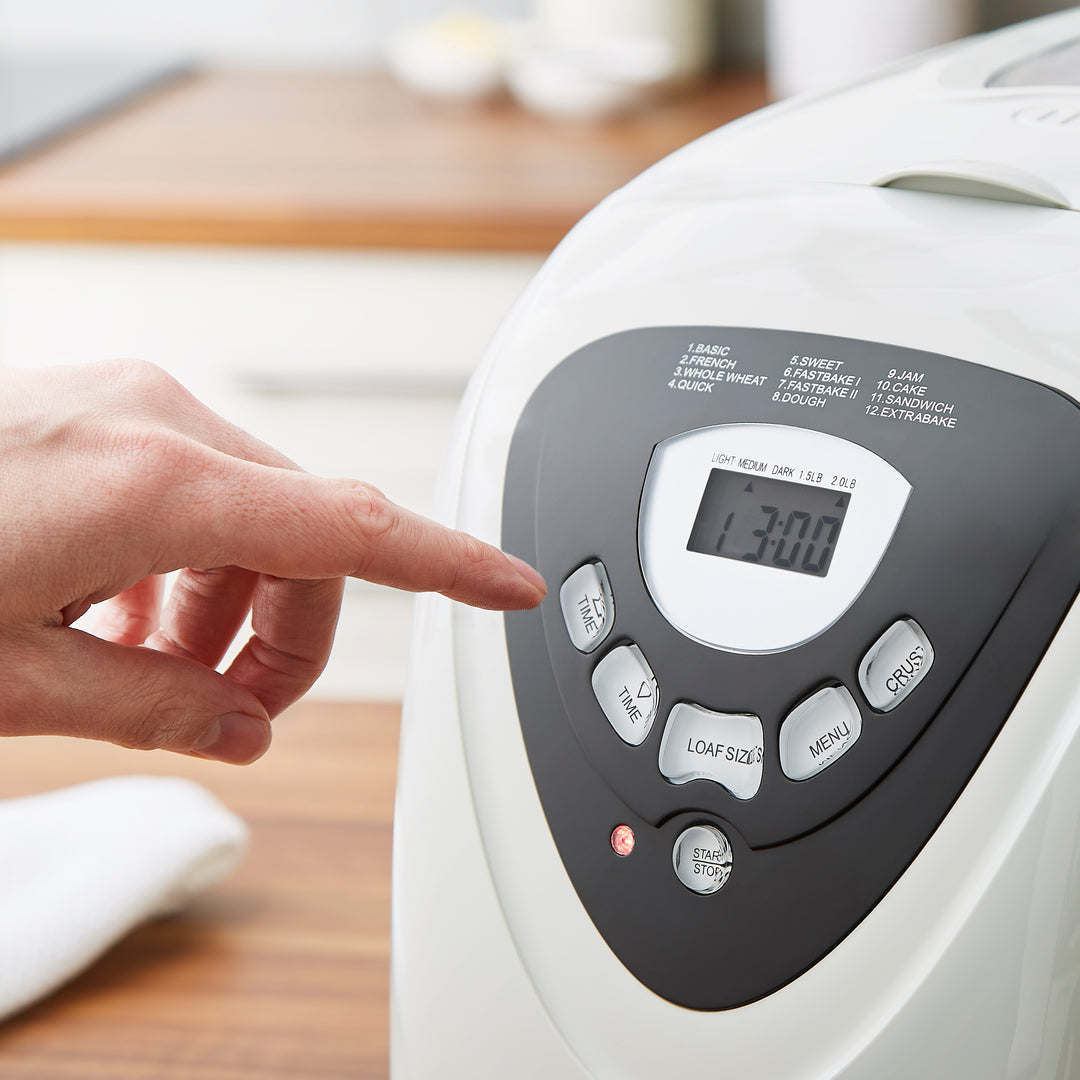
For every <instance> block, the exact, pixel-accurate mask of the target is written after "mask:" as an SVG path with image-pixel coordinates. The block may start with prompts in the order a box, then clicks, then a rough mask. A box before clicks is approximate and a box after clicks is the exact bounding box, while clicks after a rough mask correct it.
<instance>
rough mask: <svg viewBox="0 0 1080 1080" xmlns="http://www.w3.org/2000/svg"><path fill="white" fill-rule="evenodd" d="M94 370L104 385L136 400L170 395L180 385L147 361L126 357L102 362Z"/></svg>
mask: <svg viewBox="0 0 1080 1080" xmlns="http://www.w3.org/2000/svg"><path fill="white" fill-rule="evenodd" d="M96 368H97V371H96V372H95V374H98V375H99V376H100V377H101V379H102V380H103V381H104V382H105V383H107V384H108V385H110V386H112V387H113V388H114V389H116V390H118V391H122V392H124V393H125V394H128V395H131V396H132V397H134V398H135V399H136V400H145V399H146V398H148V397H149V398H157V397H160V396H163V395H166V396H168V395H172V394H174V393H175V392H176V390H177V389H178V387H179V385H180V384H179V383H178V382H177V381H176V380H175V379H174V378H173V377H172V376H171V375H170V374H169V373H168V372H167V371H165V370H164V368H160V367H158V365H157V364H152V363H151V362H150V361H149V360H138V359H133V358H127V357H124V358H120V359H114V360H104V361H102V362H101V363H100V364H98V365H96Z"/></svg>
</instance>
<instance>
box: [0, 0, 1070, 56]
mask: <svg viewBox="0 0 1080 1080" xmlns="http://www.w3.org/2000/svg"><path fill="white" fill-rule="evenodd" d="M589 2H590V0H581V3H583V4H587V3H589ZM806 2H807V3H808V4H812V3H813V2H814V0H806ZM866 2H867V3H868V4H872V3H873V2H874V0H866ZM716 3H717V7H718V20H717V24H718V51H719V53H720V54H721V55H722V56H723V57H725V58H727V59H730V60H734V61H739V62H747V61H751V62H758V61H760V59H761V53H762V29H761V6H762V5H761V0H716ZM982 6H983V24H984V26H985V27H987V28H989V27H994V26H1002V25H1005V24H1007V23H1012V22H1017V21H1019V20H1021V19H1025V18H1029V17H1031V16H1034V15H1040V14H1044V13H1046V12H1050V11H1060V10H1062V9H1063V8H1067V7H1071V6H1072V0H982ZM448 7H474V8H481V9H486V10H488V11H503V12H508V13H513V14H518V13H521V12H523V11H525V10H527V8H528V0H0V49H34V48H36V49H65V50H66V49H85V50H92V51H98V50H113V51H122V52H130V51H145V50H152V51H167V52H169V53H171V54H176V53H182V54H184V55H186V56H190V57H193V58H197V59H206V60H211V61H215V60H216V61H228V62H233V63H235V62H242V63H254V64H263V63H290V64H292V63H295V64H305V65H307V64H351V63H357V62H367V61H370V60H372V59H374V58H376V57H377V56H378V52H379V46H380V42H381V41H382V40H383V38H384V37H385V34H386V32H387V28H388V27H389V26H391V25H392V24H393V23H394V21H395V20H397V19H400V18H402V17H403V16H407V15H408V14H409V13H410V12H412V13H419V14H429V13H431V12H433V11H438V10H441V9H445V8H448Z"/></svg>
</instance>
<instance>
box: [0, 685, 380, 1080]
mask: <svg viewBox="0 0 1080 1080" xmlns="http://www.w3.org/2000/svg"><path fill="white" fill-rule="evenodd" d="M398 717H399V710H398V708H397V706H391V705H366V706H364V705H329V704H321V703H314V704H303V703H302V704H300V705H297V706H294V707H293V708H292V709H291V710H289V711H288V712H287V713H286V714H285V715H284V716H283V717H281V718H279V719H278V720H277V721H275V728H276V732H275V746H274V747H273V749H272V750H271V751H270V753H269V754H268V755H267V756H266V757H265V758H263V759H262V760H261V761H259V762H257V763H256V764H255V765H252V766H249V767H248V768H246V769H236V768H230V767H229V766H226V765H219V764H214V763H211V762H204V761H198V760H196V759H191V758H185V757H182V756H179V755H174V754H166V753H160V752H158V753H150V754H147V753H139V752H137V751H129V750H121V749H119V748H117V747H112V746H107V745H103V744H100V743H91V742H80V741H78V740H63V739H54V738H48V739H46V738H39V739H33V738H30V739H5V740H3V743H2V746H0V797H4V798H6V797H9V796H16V795H25V794H32V793H36V792H39V791H47V790H52V789H53V788H57V787H62V786H65V785H67V784H74V783H80V782H82V781H85V780H92V779H97V778H99V777H103V776H115V775H119V774H123V773H139V774H143V775H146V774H154V775H166V776H186V777H189V778H191V779H194V780H197V781H198V782H200V783H202V784H203V785H205V786H206V787H207V788H209V789H210V790H211V791H213V792H214V793H215V794H216V795H218V796H219V797H220V798H221V799H222V800H223V801H224V802H225V803H226V804H227V805H228V806H230V807H231V808H232V809H233V810H235V811H236V812H237V813H239V814H240V815H241V816H242V817H243V818H244V819H245V820H246V821H247V822H248V823H249V824H250V826H251V829H252V848H251V851H250V853H249V855H248V857H247V859H246V861H245V862H244V863H243V864H242V865H241V866H240V868H239V869H238V870H237V871H236V873H235V874H234V875H233V876H232V877H231V878H229V879H228V880H227V881H225V882H224V883H222V884H221V885H219V886H218V887H217V888H215V889H213V890H211V891H210V892H208V893H205V894H203V896H202V897H200V898H199V899H197V900H196V901H195V903H194V904H193V905H192V906H191V907H190V908H189V909H188V910H187V912H185V913H184V914H182V915H179V916H175V917H173V918H170V919H166V920H162V921H159V922H155V923H151V924H149V925H146V926H144V927H142V928H140V929H138V930H136V931H135V932H134V933H133V934H131V935H130V936H129V937H128V938H126V939H125V940H124V941H122V942H121V943H120V944H119V945H117V946H116V947H115V948H114V949H113V950H112V951H111V952H109V953H108V954H107V955H106V956H105V957H104V958H103V959H101V960H99V961H98V962H97V964H95V965H94V966H93V967H92V968H90V969H89V970H88V971H86V972H85V973H84V974H83V975H82V976H80V977H79V978H77V979H76V980H75V981H74V982H73V983H71V984H69V985H68V986H67V987H66V988H64V989H62V990H61V991H59V992H58V993H57V994H55V995H53V996H52V997H50V998H48V999H46V1000H45V1001H43V1002H41V1003H39V1004H38V1005H36V1006H34V1007H32V1008H30V1009H29V1010H28V1011H26V1012H25V1013H22V1014H21V1015H19V1016H17V1017H15V1018H13V1019H11V1020H8V1021H7V1022H6V1023H3V1024H0V1076H2V1077H5V1078H8V1077H10V1078H13V1080H14V1078H17V1080H150V1078H151V1077H152V1078H153V1080H274V1078H275V1077H280V1078H282V1080H385V1078H386V1076H387V1071H388V1062H387V1056H388V1045H389V1035H388V1024H389V1005H388V998H389V955H390V940H389V928H390V837H391V814H392V809H393V796H394V780H395V768H396V756H397V732H398Z"/></svg>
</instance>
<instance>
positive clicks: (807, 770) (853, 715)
mask: <svg viewBox="0 0 1080 1080" xmlns="http://www.w3.org/2000/svg"><path fill="white" fill-rule="evenodd" d="M861 733H862V717H861V716H860V714H859V706H858V705H856V704H855V699H854V698H853V697H852V696H851V694H850V693H849V692H848V691H847V690H846V689H845V688H844V687H842V686H826V687H823V688H822V689H821V690H819V691H818V692H817V693H816V694H812V695H811V696H810V697H808V698H807V699H806V700H805V701H803V702H801V703H800V704H798V705H796V706H795V708H794V709H792V711H791V712H790V713H789V714H788V717H787V719H786V720H785V721H784V723H783V724H782V725H781V727H780V768H781V769H783V770H784V775H785V776H788V777H790V778H791V779H792V780H808V779H809V778H810V777H811V776H814V775H815V774H817V773H819V772H821V770H822V769H824V768H826V767H828V766H829V765H831V764H832V763H833V762H834V761H836V760H837V759H838V758H840V757H842V756H843V755H844V754H846V753H847V752H848V751H849V750H850V749H851V748H852V746H854V745H855V740H856V739H857V738H858V737H859V735H860V734H861Z"/></svg>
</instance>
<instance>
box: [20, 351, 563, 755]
mask: <svg viewBox="0 0 1080 1080" xmlns="http://www.w3.org/2000/svg"><path fill="white" fill-rule="evenodd" d="M0 417H2V421H0V467H2V472H0V477H2V479H0V583H2V587H0V657H2V663H0V735H31V734H60V735H77V736H83V737H87V738H95V739H105V740H108V741H110V742H115V743H120V744H121V745H124V746H129V747H136V748H139V749H152V748H162V749H167V750H175V751H179V752H181V753H188V754H195V755H197V756H201V757H208V758H214V759H217V760H221V761H228V762H231V763H234V764H246V763H248V762H250V761H254V760H255V759H256V758H258V757H260V756H261V755H262V754H263V753H264V752H265V750H266V749H267V747H268V746H269V744H270V723H269V721H270V718H271V717H273V716H276V715H277V714H278V713H280V712H281V710H282V709H284V708H285V706H287V705H288V704H290V703H291V702H293V701H295V700H296V699H297V698H298V697H300V696H301V695H302V694H303V693H304V691H306V690H307V689H308V687H310V686H311V684H312V683H313V682H314V681H315V679H316V678H317V677H318V675H319V673H320V672H321V671H322V669H323V667H324V665H325V663H326V661H327V658H328V657H329V654H330V646H331V643H332V641H333V634H334V628H335V625H336V623H337V616H338V609H339V606H340V602H341V595H342V590H343V587H344V579H345V577H362V578H366V579H367V580H369V581H373V582H377V583H380V584H384V585H392V586H395V587H397V588H402V589H409V590H413V591H427V590H431V591H437V592H440V593H443V594H444V595H446V596H448V597H450V598H452V599H454V600H461V601H464V602H465V603H468V604H474V605H476V606H478V607H487V608H496V609H507V610H509V609H518V608H529V607H534V606H535V605H536V604H538V603H539V602H540V600H541V599H542V598H543V596H544V592H545V586H544V583H543V580H542V579H541V578H540V576H539V574H537V573H536V571H535V570H532V569H531V568H530V567H527V566H526V565H525V564H524V563H521V562H520V561H519V560H517V559H514V558H512V557H510V556H506V555H504V554H502V553H501V552H500V551H498V550H497V549H496V548H493V547H490V546H489V545H487V544H483V543H481V542H480V541H479V540H476V539H474V538H473V537H470V536H467V535H465V534H463V533H458V532H454V531H452V530H450V529H446V528H443V527H442V526H440V525H437V524H435V523H434V522H431V521H428V520H426V519H424V518H422V517H419V516H418V515H416V514H413V513H411V512H409V511H408V510H404V509H402V508H401V507H398V506H396V505H394V504H393V503H391V502H390V501H389V500H388V499H386V498H385V497H384V496H383V495H382V494H381V493H380V492H379V491H378V490H376V489H375V488H373V487H371V486H370V485H368V484H365V483H362V482H360V481H356V480H327V479H322V478H319V477H315V476H310V475H308V474H307V473H304V472H301V471H299V470H298V469H297V468H296V466H295V465H293V464H292V462H290V461H289V460H288V459H286V458H285V457H283V456H282V455H281V454H279V453H278V452H277V451H275V450H273V449H272V448H270V447H269V446H267V445H265V444H264V443H261V442H259V441H258V440H257V439H254V438H252V437H251V436H250V435H248V434H247V433H245V432H243V431H241V430H240V429H239V428H237V427H234V426H233V425H231V424H229V423H228V422H226V421H225V420H223V419H222V418H221V417H219V416H217V415H216V414H215V413H213V412H211V411H210V410H209V409H207V408H206V407H205V406H203V405H202V404H200V403H199V402H198V401H197V400H196V399H195V398H194V397H192V396H191V395H190V394H188V393H187V391H186V390H184V389H183V388H182V387H181V386H180V385H179V384H178V383H177V382H176V381H175V380H173V379H172V378H171V377H170V376H168V375H166V374H165V373H164V372H163V371H161V370H160V369H158V368H155V367H153V366H152V365H150V364H143V363H138V362H128V361H124V362H110V363H107V364H95V365H87V366H80V367H72V368H52V369H45V370H42V371H7V372H4V373H2V374H0ZM173 570H179V571H180V573H179V575H178V577H177V579H176V582H175V585H174V587H173V589H172V591H171V594H170V597H169V600H168V602H167V604H166V605H165V607H164V609H162V585H161V581H162V579H161V577H160V576H159V575H162V574H165V573H168V572H170V571H173ZM104 601H108V604H107V605H106V607H105V609H104V611H103V615H102V618H101V619H100V620H99V623H98V626H97V627H96V635H97V636H95V635H93V634H88V633H86V632H84V631H82V630H79V629H76V628H73V627H71V625H70V624H71V623H72V622H74V621H75V620H76V619H77V618H79V617H80V616H81V615H82V614H84V613H85V612H86V611H87V610H88V608H89V607H90V606H91V605H92V604H98V603H100V602H104ZM249 611H250V612H251V617H252V630H253V636H252V637H251V639H250V640H249V641H248V643H247V644H246V645H245V646H244V648H243V650H242V651H241V652H240V654H239V655H238V656H237V657H236V659H235V660H234V661H233V662H232V664H231V665H230V667H229V668H228V670H227V671H226V672H224V673H219V672H217V671H216V670H215V668H216V666H217V665H218V664H219V663H220V662H221V660H222V657H223V656H224V655H225V652H226V650H227V649H228V647H229V645H230V644H231V642H232V640H233V638H234V637H235V636H236V634H237V633H238V631H239V630H240V628H241V626H242V625H243V623H244V621H245V619H246V618H247V615H248V612H249Z"/></svg>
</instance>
